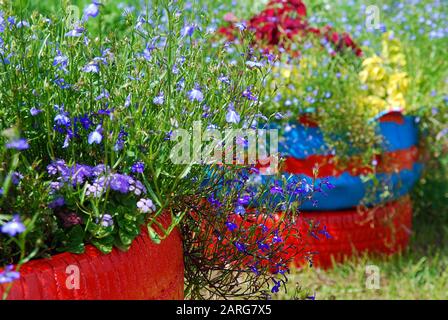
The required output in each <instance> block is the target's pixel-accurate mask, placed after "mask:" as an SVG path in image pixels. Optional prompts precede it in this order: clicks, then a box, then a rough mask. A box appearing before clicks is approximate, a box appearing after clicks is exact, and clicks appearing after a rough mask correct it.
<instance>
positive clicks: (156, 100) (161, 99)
mask: <svg viewBox="0 0 448 320" xmlns="http://www.w3.org/2000/svg"><path fill="white" fill-rule="evenodd" d="M152 102H153V103H154V104H156V105H158V106H160V105H162V104H163V103H164V102H165V97H164V96H163V92H160V93H159V94H158V95H157V96H156V97H155V98H154V99H153V100H152Z"/></svg>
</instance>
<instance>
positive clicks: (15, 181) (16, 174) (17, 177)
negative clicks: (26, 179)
mask: <svg viewBox="0 0 448 320" xmlns="http://www.w3.org/2000/svg"><path fill="white" fill-rule="evenodd" d="M22 179H23V175H22V174H21V173H20V172H17V171H16V172H13V173H12V176H11V181H12V183H13V184H14V185H18V184H19V183H20V181H21V180H22Z"/></svg>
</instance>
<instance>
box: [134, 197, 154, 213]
mask: <svg viewBox="0 0 448 320" xmlns="http://www.w3.org/2000/svg"><path fill="white" fill-rule="evenodd" d="M137 208H138V211H140V212H141V213H148V212H149V213H152V212H154V211H156V206H155V205H154V203H153V202H152V200H151V199H143V198H142V199H140V200H139V201H138V202H137Z"/></svg>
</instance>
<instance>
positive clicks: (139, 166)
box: [131, 161, 145, 173]
mask: <svg viewBox="0 0 448 320" xmlns="http://www.w3.org/2000/svg"><path fill="white" fill-rule="evenodd" d="M131 171H132V172H133V173H143V171H145V164H144V163H143V162H142V161H138V162H136V163H134V164H133V165H132V167H131Z"/></svg>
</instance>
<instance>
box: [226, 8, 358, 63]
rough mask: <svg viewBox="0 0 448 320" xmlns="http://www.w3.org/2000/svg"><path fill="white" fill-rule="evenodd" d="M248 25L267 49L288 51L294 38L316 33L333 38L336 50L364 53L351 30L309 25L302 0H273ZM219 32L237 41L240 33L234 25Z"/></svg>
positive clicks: (328, 39) (329, 39) (315, 34)
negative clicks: (277, 48)
mask: <svg viewBox="0 0 448 320" xmlns="http://www.w3.org/2000/svg"><path fill="white" fill-rule="evenodd" d="M247 25H248V28H249V29H250V30H252V31H253V32H254V34H255V37H256V39H257V40H258V41H260V42H262V43H264V45H265V47H267V48H271V47H274V48H275V47H281V48H284V49H287V50H288V47H289V45H290V41H291V40H293V39H294V38H295V37H304V36H308V35H314V36H317V37H323V38H325V39H326V40H327V41H330V42H331V43H332V44H333V46H334V48H335V51H342V50H344V49H346V48H350V49H352V51H353V52H354V53H355V54H356V55H357V56H361V55H362V51H361V49H360V48H359V47H358V46H357V45H356V43H355V42H354V41H353V40H352V38H351V37H350V35H349V34H348V33H342V34H340V33H338V32H336V31H333V30H332V28H331V27H330V26H326V27H324V28H322V29H319V28H314V27H311V26H309V24H308V21H307V20H306V6H305V4H304V3H303V2H302V0H271V1H269V3H268V4H267V6H266V8H265V9H264V10H263V11H261V12H260V13H259V14H257V15H256V16H254V17H253V18H252V19H250V20H249V21H248V24H247ZM218 33H220V34H223V35H225V36H226V37H227V38H228V39H229V40H234V39H235V37H236V34H237V32H236V30H235V28H234V27H233V26H229V27H223V28H220V29H219V30H218ZM290 53H291V54H293V55H297V54H298V53H297V52H290ZM332 54H334V53H332Z"/></svg>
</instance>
